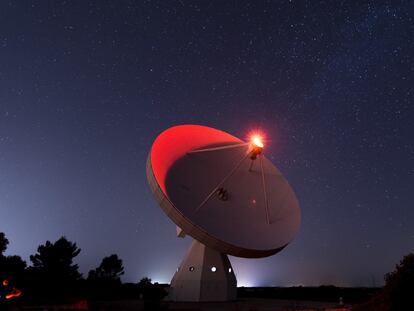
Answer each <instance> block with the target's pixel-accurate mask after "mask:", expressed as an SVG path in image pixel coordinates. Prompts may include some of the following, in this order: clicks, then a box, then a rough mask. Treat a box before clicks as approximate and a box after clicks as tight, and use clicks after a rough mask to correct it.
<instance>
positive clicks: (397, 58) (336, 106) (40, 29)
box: [0, 0, 414, 286]
mask: <svg viewBox="0 0 414 311" xmlns="http://www.w3.org/2000/svg"><path fill="white" fill-rule="evenodd" d="M413 16H414V2H413V1H386V2H383V1H372V2H367V3H363V2H362V1H352V2H339V1H332V2H326V1H234V0H233V1H221V0H217V1H200V2H196V1H186V0H181V1H112V2H111V1H96V2H88V1H82V0H79V1H1V2H0V231H3V232H5V233H6V236H7V237H8V238H9V240H10V245H9V249H8V251H7V254H17V255H20V256H22V257H23V258H24V259H25V260H28V256H29V255H30V254H33V253H34V252H35V250H36V248H37V246H38V245H39V244H41V243H44V242H45V241H46V240H52V241H55V240H56V239H58V238H59V237H60V236H62V235H64V236H66V237H67V238H68V239H70V240H72V241H75V242H77V244H78V246H79V247H80V248H82V252H81V253H80V255H79V256H78V257H77V260H76V261H77V263H78V264H79V265H80V269H81V272H83V273H87V272H88V270H89V269H91V268H95V267H96V266H97V265H98V264H99V263H100V261H101V259H102V257H103V256H107V255H110V254H112V253H117V254H118V255H119V256H120V257H121V258H122V259H123V261H124V266H125V270H126V272H125V275H124V278H123V280H124V281H133V282H136V281H138V280H139V279H140V278H142V277H144V276H148V277H150V278H152V279H153V280H154V281H158V282H168V281H169V280H170V278H171V277H172V274H173V273H174V271H175V269H176V267H177V266H178V264H179V263H180V261H181V259H182V257H183V256H184V254H185V252H186V250H187V248H188V246H189V245H190V243H191V239H190V238H189V237H187V238H185V239H178V238H177V237H176V235H175V225H174V224H173V223H172V221H171V220H169V219H168V217H167V216H166V215H164V213H163V212H162V210H161V209H160V208H159V207H158V205H157V203H156V202H155V200H154V199H153V196H152V194H151V192H150V190H149V188H148V185H147V180H146V175H145V164H146V157H147V155H148V152H149V150H150V147H151V144H152V142H153V140H154V139H155V137H156V136H157V135H158V134H159V133H160V132H161V131H163V130H164V129H166V128H168V127H170V126H173V125H177V124H185V123H195V124H203V125H207V126H212V127H216V128H219V129H222V130H224V131H227V132H229V133H231V134H233V135H236V136H238V137H241V138H247V136H248V133H249V132H251V131H252V130H253V129H261V130H262V131H263V132H264V133H266V136H267V138H268V139H269V140H270V141H269V142H268V143H267V146H266V149H265V154H266V156H267V157H269V158H270V159H272V161H273V162H274V163H275V164H276V165H277V166H278V167H279V169H280V170H281V171H282V173H283V174H284V175H285V176H286V178H287V179H288V180H289V182H290V183H291V185H292V187H293V188H294V190H295V192H296V194H297V196H298V199H299V202H300V205H301V209H302V226H301V230H300V232H299V235H298V236H297V238H296V239H295V240H294V241H293V243H291V244H290V245H289V246H288V247H287V248H286V249H285V250H284V251H282V252H281V253H279V254H277V255H275V256H272V257H269V258H264V259H253V260H252V259H243V258H234V257H231V261H232V263H233V265H234V268H235V271H236V273H237V278H238V281H239V286H242V285H244V286H254V285H256V286H259V285H266V286H267V285H277V286H288V285H299V284H303V285H320V284H335V285H346V286H364V285H367V286H372V285H376V286H379V285H381V284H383V275H384V274H385V273H386V272H389V271H391V270H392V269H393V268H394V265H395V264H396V263H397V262H398V261H399V260H400V259H401V258H402V256H403V255H405V254H408V253H409V252H413V251H414V206H413V202H414V200H413V196H414V138H413V137H414V106H413V105H414V103H413V99H414V17H413ZM240 230H242V228H240Z"/></svg>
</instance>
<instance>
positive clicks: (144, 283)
mask: <svg viewBox="0 0 414 311" xmlns="http://www.w3.org/2000/svg"><path fill="white" fill-rule="evenodd" d="M151 285H152V281H151V279H150V278H147V277H144V278H142V279H141V280H140V281H139V282H138V286H139V287H142V288H145V287H149V286H151Z"/></svg>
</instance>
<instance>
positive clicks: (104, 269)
mask: <svg viewBox="0 0 414 311" xmlns="http://www.w3.org/2000/svg"><path fill="white" fill-rule="evenodd" d="M123 274H124V267H123V265H122V259H120V258H118V255H116V254H112V255H111V256H108V257H104V258H103V259H102V262H101V264H100V265H99V267H98V268H96V269H95V270H91V271H89V275H88V280H108V281H116V282H120V277H121V275H123Z"/></svg>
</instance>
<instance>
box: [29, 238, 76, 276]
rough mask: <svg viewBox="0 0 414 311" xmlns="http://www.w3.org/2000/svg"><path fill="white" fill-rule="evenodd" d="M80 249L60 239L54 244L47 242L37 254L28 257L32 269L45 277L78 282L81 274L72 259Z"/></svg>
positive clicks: (74, 244)
mask: <svg viewBox="0 0 414 311" xmlns="http://www.w3.org/2000/svg"><path fill="white" fill-rule="evenodd" d="M80 251H81V250H80V248H78V247H77V246H76V243H72V242H70V241H68V240H67V239H66V238H65V237H61V238H60V239H59V240H57V241H56V242H55V243H51V242H50V241H47V242H46V244H45V245H40V246H39V247H38V248H37V253H36V254H35V255H31V256H30V260H31V262H32V263H33V268H34V269H36V270H38V271H40V272H41V273H42V274H43V275H44V276H45V277H48V278H52V279H56V278H58V279H60V280H63V281H72V280H78V279H79V278H80V277H81V274H80V273H79V271H78V265H76V264H73V259H74V258H75V257H76V256H78V255H79V253H80Z"/></svg>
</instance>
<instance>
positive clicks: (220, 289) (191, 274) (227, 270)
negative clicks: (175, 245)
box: [168, 240, 237, 301]
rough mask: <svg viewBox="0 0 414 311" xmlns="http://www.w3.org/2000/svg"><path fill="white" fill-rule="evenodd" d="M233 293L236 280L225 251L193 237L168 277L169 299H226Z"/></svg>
mask: <svg viewBox="0 0 414 311" xmlns="http://www.w3.org/2000/svg"><path fill="white" fill-rule="evenodd" d="M236 295H237V280H236V276H235V274H234V271H233V268H232V266H231V263H230V260H229V259H228V257H227V255H226V254H222V253H220V252H218V251H216V250H214V249H212V248H209V247H207V246H205V245H203V244H201V243H200V242H198V241H196V240H194V241H193V243H192V245H191V247H190V249H189V251H188V253H187V255H186V256H185V258H184V259H183V261H182V262H181V265H180V267H179V268H178V269H177V271H176V273H175V274H174V276H173V278H172V280H171V286H170V293H169V297H168V298H169V299H171V300H173V301H229V300H235V299H236Z"/></svg>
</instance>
